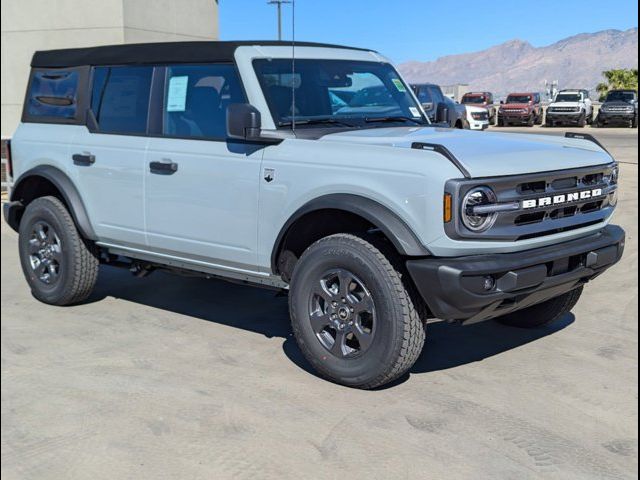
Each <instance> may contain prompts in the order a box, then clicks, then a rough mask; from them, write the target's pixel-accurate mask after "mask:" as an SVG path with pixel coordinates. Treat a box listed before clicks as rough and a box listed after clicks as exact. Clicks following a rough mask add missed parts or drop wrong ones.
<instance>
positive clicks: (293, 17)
mask: <svg viewBox="0 0 640 480" xmlns="http://www.w3.org/2000/svg"><path fill="white" fill-rule="evenodd" d="M291 131H292V132H293V133H295V131H296V0H291Z"/></svg>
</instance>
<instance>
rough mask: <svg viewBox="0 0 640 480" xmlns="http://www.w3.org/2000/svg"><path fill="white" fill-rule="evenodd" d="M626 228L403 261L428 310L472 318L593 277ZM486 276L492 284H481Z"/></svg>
mask: <svg viewBox="0 0 640 480" xmlns="http://www.w3.org/2000/svg"><path fill="white" fill-rule="evenodd" d="M624 243H625V232H624V230H622V228H620V227H618V226H614V225H609V226H607V227H605V228H604V229H602V230H601V231H599V232H598V233H596V234H594V235H590V236H588V237H584V238H579V239H577V240H572V241H570V242H566V243H562V244H557V245H550V246H548V247H543V248H538V249H534V250H527V251H523V252H516V253H505V254H494V255H474V256H468V257H457V258H423V259H417V260H409V261H407V269H408V270H409V274H410V275H411V278H412V279H413V281H414V283H415V285H416V287H417V289H418V291H419V292H420V294H421V295H422V297H423V298H424V300H425V302H427V305H428V306H429V308H430V309H431V311H432V313H433V314H434V315H435V316H436V317H437V318H441V319H444V320H462V321H463V322H464V323H475V322H480V321H482V320H488V319H490V318H495V317H499V316H501V315H505V314H507V313H511V312H514V311H516V310H521V309H523V308H527V307H529V306H531V305H535V304H537V303H541V302H544V301H546V300H549V299H551V298H554V297H557V296H559V295H562V294H564V293H566V292H568V291H570V290H573V289H574V288H577V287H579V286H581V285H583V284H585V283H587V282H588V281H589V280H591V279H593V278H595V277H597V276H598V275H600V274H601V273H602V272H604V271H605V270H606V269H608V268H609V267H611V266H612V265H614V264H615V263H617V262H618V261H619V260H620V258H621V257H622V253H623V251H624ZM488 278H490V279H491V280H490V283H493V285H494V286H493V288H492V289H490V290H485V281H486V280H487V279H488Z"/></svg>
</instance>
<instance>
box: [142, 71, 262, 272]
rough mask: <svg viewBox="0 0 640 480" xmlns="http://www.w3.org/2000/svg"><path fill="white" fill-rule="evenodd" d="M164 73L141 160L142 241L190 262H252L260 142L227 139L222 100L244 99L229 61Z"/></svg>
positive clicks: (225, 103)
mask: <svg viewBox="0 0 640 480" xmlns="http://www.w3.org/2000/svg"><path fill="white" fill-rule="evenodd" d="M163 77H164V81H163V95H162V98H161V99H159V101H160V102H161V104H162V110H161V117H162V118H161V119H160V121H159V127H158V128H159V132H157V135H154V136H152V137H151V138H150V141H149V147H148V154H147V160H146V162H145V174H144V175H145V216H146V222H147V241H148V244H149V246H150V247H151V249H152V250H153V251H155V252H160V253H164V254H167V255H170V256H173V257H180V258H184V259H186V260H188V261H192V262H193V261H196V262H205V263H208V264H216V265H219V266H225V267H228V268H239V269H243V268H244V267H248V266H253V265H255V264H256V261H257V253H256V245H257V223H258V189H259V177H260V164H261V159H262V147H261V146H260V145H252V144H247V143H243V142H230V141H227V139H226V111H227V107H228V105H229V104H231V103H243V102H246V99H245V95H244V93H243V90H242V87H241V84H240V80H239V78H238V75H237V72H236V69H235V66H234V65H232V64H210V65H175V66H167V67H166V68H164V74H163Z"/></svg>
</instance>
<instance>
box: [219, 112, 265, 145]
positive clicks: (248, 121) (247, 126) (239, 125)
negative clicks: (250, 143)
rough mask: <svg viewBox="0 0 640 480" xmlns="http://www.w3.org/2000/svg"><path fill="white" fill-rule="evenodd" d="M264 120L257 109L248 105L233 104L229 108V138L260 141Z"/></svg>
mask: <svg viewBox="0 0 640 480" xmlns="http://www.w3.org/2000/svg"><path fill="white" fill-rule="evenodd" d="M261 128H262V120H261V118H260V112H259V111H258V109H257V108H256V107H254V106H253V105H250V104H248V103H232V104H231V105H229V107H228V108H227V136H228V137H229V138H237V139H241V140H258V139H259V138H260V130H261Z"/></svg>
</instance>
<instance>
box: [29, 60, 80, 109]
mask: <svg viewBox="0 0 640 480" xmlns="http://www.w3.org/2000/svg"><path fill="white" fill-rule="evenodd" d="M77 94H78V72H74V71H61V70H52V71H41V72H34V74H33V78H32V80H31V87H30V90H29V97H28V104H27V113H28V114H29V115H32V116H34V117H59V118H74V117H75V115H76V109H77V101H78V99H77Z"/></svg>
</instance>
